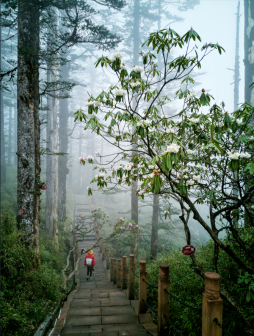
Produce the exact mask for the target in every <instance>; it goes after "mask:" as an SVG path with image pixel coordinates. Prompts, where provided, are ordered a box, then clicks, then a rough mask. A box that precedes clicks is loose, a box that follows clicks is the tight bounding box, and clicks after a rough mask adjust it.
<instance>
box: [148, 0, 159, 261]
mask: <svg viewBox="0 0 254 336" xmlns="http://www.w3.org/2000/svg"><path fill="white" fill-rule="evenodd" d="M160 29H161V0H158V30H160ZM161 68H162V62H161V53H159V55H158V71H161ZM159 80H160V78H159V77H158V82H157V90H158V91H159V90H160V83H159ZM159 206H160V198H159V195H158V194H153V216H152V233H151V252H150V259H151V260H153V259H156V257H157V251H158V222H159Z"/></svg>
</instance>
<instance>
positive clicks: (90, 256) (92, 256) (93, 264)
mask: <svg viewBox="0 0 254 336" xmlns="http://www.w3.org/2000/svg"><path fill="white" fill-rule="evenodd" d="M87 258H90V259H92V263H91V265H87V264H86V259H87ZM84 265H85V266H88V267H93V266H95V258H94V255H93V254H89V253H87V255H86V256H85V261H84Z"/></svg>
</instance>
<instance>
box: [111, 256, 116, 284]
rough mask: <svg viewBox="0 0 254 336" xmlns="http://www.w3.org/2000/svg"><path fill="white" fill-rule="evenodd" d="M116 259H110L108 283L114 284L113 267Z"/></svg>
mask: <svg viewBox="0 0 254 336" xmlns="http://www.w3.org/2000/svg"><path fill="white" fill-rule="evenodd" d="M115 261H116V259H111V262H110V282H114V267H115Z"/></svg>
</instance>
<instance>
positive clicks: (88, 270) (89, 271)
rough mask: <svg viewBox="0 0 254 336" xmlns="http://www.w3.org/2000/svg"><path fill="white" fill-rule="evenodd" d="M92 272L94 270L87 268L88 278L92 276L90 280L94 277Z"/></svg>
mask: <svg viewBox="0 0 254 336" xmlns="http://www.w3.org/2000/svg"><path fill="white" fill-rule="evenodd" d="M92 272H93V268H92V267H89V266H87V276H90V278H91V277H92ZM89 273H90V275H89Z"/></svg>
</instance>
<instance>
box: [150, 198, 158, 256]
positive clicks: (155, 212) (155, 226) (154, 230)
mask: <svg viewBox="0 0 254 336" xmlns="http://www.w3.org/2000/svg"><path fill="white" fill-rule="evenodd" d="M159 201H160V200H159V195H158V194H153V217H152V234H151V253H150V260H154V259H156V257H157V252H158V219H159Z"/></svg>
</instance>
